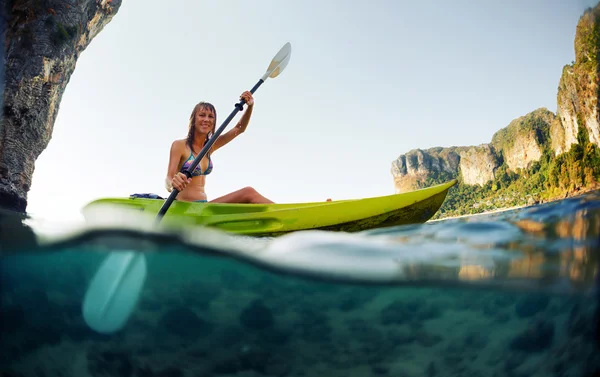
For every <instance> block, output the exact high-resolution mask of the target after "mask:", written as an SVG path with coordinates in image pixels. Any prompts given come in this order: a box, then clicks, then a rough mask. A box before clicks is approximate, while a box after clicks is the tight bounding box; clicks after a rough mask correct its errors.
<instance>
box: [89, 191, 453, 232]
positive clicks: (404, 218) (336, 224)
mask: <svg viewBox="0 0 600 377" xmlns="http://www.w3.org/2000/svg"><path fill="white" fill-rule="evenodd" d="M456 183H457V181H456V180H451V181H449V182H446V183H443V184H440V185H436V186H432V187H428V188H424V189H419V190H414V191H410V192H405V193H399V194H393V195H387V196H380V197H373V198H364V199H350V200H338V201H330V202H309V203H284V204H281V203H275V204H235V203H191V202H183V201H177V200H176V201H174V202H173V203H172V204H171V206H170V207H169V210H168V211H167V213H166V214H165V216H164V217H163V219H162V220H161V222H162V223H164V224H165V225H169V226H171V225H175V226H177V225H203V226H207V227H213V228H218V229H221V230H224V231H226V232H231V233H236V234H243V235H250V236H277V235H281V234H285V233H289V232H294V231H300V230H315V229H319V230H329V231H344V232H358V231H363V230H369V229H376V228H383V227H390V226H396V225H406V224H417V223H424V222H426V221H427V220H429V219H430V218H431V217H432V216H433V215H434V214H435V213H436V212H437V211H438V210H439V208H440V207H441V206H442V204H443V202H444V200H445V198H446V195H447V193H448V190H449V189H450V188H451V187H452V186H454V185H455V184H456ZM163 203H164V200H161V199H147V198H103V199H98V200H95V201H92V202H91V203H89V204H87V205H86V206H85V207H84V208H83V210H82V212H83V215H84V216H86V215H87V214H88V213H89V212H90V211H89V210H90V209H92V208H94V207H96V206H115V207H117V208H125V209H131V210H134V211H136V212H137V211H142V212H144V213H147V214H151V215H156V214H157V213H158V212H159V210H160V208H161V207H162V205H163ZM86 217H87V216H86Z"/></svg>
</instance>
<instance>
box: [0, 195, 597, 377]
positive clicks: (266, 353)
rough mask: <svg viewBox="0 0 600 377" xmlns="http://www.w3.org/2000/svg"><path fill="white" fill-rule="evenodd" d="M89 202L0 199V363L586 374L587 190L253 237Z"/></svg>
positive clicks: (259, 371) (252, 373)
mask: <svg viewBox="0 0 600 377" xmlns="http://www.w3.org/2000/svg"><path fill="white" fill-rule="evenodd" d="M97 216H98V217H97V219H96V220H97V221H91V222H90V221H88V222H87V223H84V224H75V225H70V226H67V225H66V224H57V223H48V222H45V223H44V222H41V221H38V222H36V220H35V219H31V218H22V217H16V216H15V215H14V214H13V215H7V214H3V215H2V226H1V227H0V229H2V238H1V241H2V259H1V279H2V280H1V291H0V299H1V317H2V321H1V325H0V326H2V343H1V347H2V349H1V350H0V359H1V368H0V375H1V376H3V377H8V376H10V377H20V376H23V377H29V376H32V377H33V376H35V377H51V376H52V377H53V376H61V377H70V376H76V377H88V376H89V377H101V376H123V377H134V376H136V377H202V376H223V377H225V376H237V377H242V376H244V377H259V376H289V377H300V376H361V377H364V376H395V377H412V376H427V377H435V376H498V377H500V376H510V377H516V376H571V377H574V376H597V375H598V373H600V358H599V357H598V347H599V346H600V326H599V318H600V311H599V305H598V303H599V294H598V275H599V265H600V259H599V256H600V191H594V192H590V193H587V194H584V195H581V196H578V197H573V198H568V199H564V200H561V201H556V202H551V203H545V204H540V205H535V206H531V207H525V208H520V209H514V210H508V211H504V212H496V213H489V214H483V215H473V216H466V217H457V218H451V219H445V220H439V221H429V222H427V223H424V224H420V225H410V226H397V227H391V228H382V229H378V230H371V231H364V232H359V233H342V232H332V231H306V232H295V233H290V234H287V235H283V236H279V237H263V238H257V237H246V236H236V235H231V234H227V233H224V232H221V231H216V230H212V229H208V228H200V227H196V228H191V227H189V228H181V229H154V228H151V227H150V225H149V224H151V221H150V220H149V219H145V218H141V217H140V218H137V219H133V218H132V217H127V216H131V214H130V215H118V214H116V213H110V212H109V213H99V214H98V215H97ZM139 216H141V214H140V215H139ZM146 220H148V221H146ZM144 224H146V225H148V226H146V225H144ZM122 256H127V257H128V258H132V259H128V260H130V261H132V260H133V261H135V263H134V262H132V263H133V267H131V268H132V270H130V271H129V272H127V274H126V275H124V276H125V277H124V278H123V279H130V280H129V281H126V280H123V281H120V282H119V284H121V286H122V287H123V286H125V287H129V288H127V289H128V292H117V293H115V292H116V291H114V290H113V291H111V292H112V293H111V294H116V295H121V296H119V297H120V298H118V299H115V300H113V302H111V303H109V304H107V305H111V306H110V307H105V308H103V310H105V313H111V314H110V315H112V316H113V317H112V318H109V317H110V315H107V317H104V318H100V317H94V314H93V312H94V311H97V310H99V309H98V307H97V306H94V305H96V304H98V302H97V301H98V300H101V299H100V298H98V297H101V296H102V294H103V293H98V292H97V291H95V289H97V285H95V284H96V283H97V282H96V283H94V282H95V279H99V278H97V277H96V275H100V273H99V271H101V270H102V264H103V263H105V262H106V261H107V260H109V259H110V258H121V257H122ZM113 283H114V284H113ZM116 283H117V282H110V281H109V282H106V281H104V282H103V287H104V288H101V290H102V289H109V288H107V287H112V288H110V289H117V290H118V289H119V288H115V287H116V285H115V284H116ZM95 295H96V296H95ZM98 295H99V296H98ZM95 299H96V300H95ZM119 318H120V319H119Z"/></svg>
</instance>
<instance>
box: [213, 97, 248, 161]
mask: <svg viewBox="0 0 600 377" xmlns="http://www.w3.org/2000/svg"><path fill="white" fill-rule="evenodd" d="M240 98H243V99H244V100H245V101H246V104H248V107H247V108H246V111H245V112H244V115H242V119H240V121H239V122H238V123H237V124H236V125H235V127H233V128H232V129H231V130H229V131H228V132H226V133H224V134H223V135H221V136H219V138H218V139H217V140H216V141H215V143H214V144H213V145H212V147H211V153H214V152H215V151H216V150H217V149H219V148H221V147H222V146H224V145H226V144H227V143H229V142H230V141H231V140H233V139H235V138H236V137H238V136H239V135H240V134H242V133H243V132H244V131H246V128H247V127H248V123H250V118H251V117H252V109H253V108H254V98H252V93H250V92H244V93H242V95H241V96H240Z"/></svg>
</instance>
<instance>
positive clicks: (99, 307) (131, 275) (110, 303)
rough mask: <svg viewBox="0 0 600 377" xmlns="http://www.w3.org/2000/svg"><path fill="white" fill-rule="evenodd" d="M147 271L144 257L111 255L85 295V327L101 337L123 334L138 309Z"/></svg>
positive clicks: (137, 254)
mask: <svg viewBox="0 0 600 377" xmlns="http://www.w3.org/2000/svg"><path fill="white" fill-rule="evenodd" d="M146 270H147V268H146V257H145V256H144V254H143V253H138V252H135V251H119V252H112V253H111V254H110V255H109V256H108V257H107V258H106V259H105V260H104V262H102V265H101V266H100V268H99V269H98V271H96V275H94V278H93V279H92V281H91V282H90V285H89V286H88V289H87V292H86V293H85V298H84V300H83V319H84V320H85V323H86V324H87V325H88V326H89V327H90V328H92V329H93V330H94V331H97V332H99V333H104V334H107V333H112V332H115V331H118V330H120V329H121V328H122V327H123V326H124V325H125V323H126V322H127V320H128V319H129V317H130V316H131V313H132V312H133V309H134V308H135V305H136V303H137V301H138V298H139V296H140V292H141V290H142V287H143V285H144V281H145V280H146Z"/></svg>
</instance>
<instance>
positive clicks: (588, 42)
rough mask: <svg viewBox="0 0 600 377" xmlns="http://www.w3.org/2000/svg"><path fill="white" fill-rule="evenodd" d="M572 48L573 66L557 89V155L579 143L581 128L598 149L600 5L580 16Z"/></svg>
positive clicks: (555, 150)
mask: <svg viewBox="0 0 600 377" xmlns="http://www.w3.org/2000/svg"><path fill="white" fill-rule="evenodd" d="M574 44H575V62H574V63H573V64H571V65H567V66H565V67H564V68H563V72H562V76H561V78H560V82H559V86H558V107H557V112H558V115H559V117H560V122H561V124H560V125H559V124H558V123H556V124H554V125H553V128H552V132H551V134H552V136H553V142H552V147H553V150H554V153H555V154H556V155H558V154H561V153H564V152H567V151H568V150H569V148H570V147H571V145H572V144H576V143H578V142H579V141H578V139H577V136H578V133H579V129H580V128H581V127H584V128H585V130H586V131H587V135H588V138H589V142H591V143H594V144H596V145H600V114H599V113H598V106H600V102H599V100H600V96H599V94H600V88H599V84H600V81H599V80H600V79H599V77H600V70H599V67H600V3H599V4H598V5H596V7H595V8H593V9H589V10H588V11H586V12H585V13H584V14H583V16H581V18H580V20H579V23H578V24H577V32H576V34H575V43H574ZM555 136H556V139H554V137H555Z"/></svg>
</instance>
